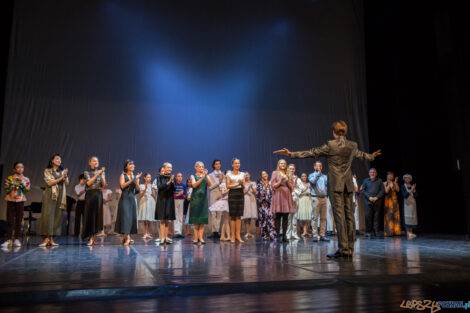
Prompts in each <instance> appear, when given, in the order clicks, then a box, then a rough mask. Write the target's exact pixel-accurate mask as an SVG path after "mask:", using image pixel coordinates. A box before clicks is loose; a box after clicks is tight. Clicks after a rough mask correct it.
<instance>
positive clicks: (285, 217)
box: [274, 213, 289, 239]
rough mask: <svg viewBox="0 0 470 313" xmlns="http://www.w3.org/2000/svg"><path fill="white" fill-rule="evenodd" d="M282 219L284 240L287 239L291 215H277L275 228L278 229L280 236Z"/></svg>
mask: <svg viewBox="0 0 470 313" xmlns="http://www.w3.org/2000/svg"><path fill="white" fill-rule="evenodd" d="M281 219H282V238H283V239H286V236H287V225H288V222H289V213H276V219H275V220H274V227H275V228H276V233H277V235H278V236H279V234H280V233H281Z"/></svg>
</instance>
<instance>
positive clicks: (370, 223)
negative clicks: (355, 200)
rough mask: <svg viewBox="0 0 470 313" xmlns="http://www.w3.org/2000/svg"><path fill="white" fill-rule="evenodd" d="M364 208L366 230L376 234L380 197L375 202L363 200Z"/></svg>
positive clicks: (378, 225)
mask: <svg viewBox="0 0 470 313" xmlns="http://www.w3.org/2000/svg"><path fill="white" fill-rule="evenodd" d="M364 204H365V209H366V212H365V213H366V232H367V233H369V234H372V235H378V234H379V231H380V228H379V227H380V224H379V217H380V210H381V209H382V199H379V200H377V201H375V202H370V201H367V200H366V201H364Z"/></svg>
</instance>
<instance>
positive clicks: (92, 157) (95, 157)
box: [88, 156, 99, 163]
mask: <svg viewBox="0 0 470 313" xmlns="http://www.w3.org/2000/svg"><path fill="white" fill-rule="evenodd" d="M91 159H96V160H98V161H99V159H98V157H97V156H91V157H90V158H89V159H88V163H90V161H91Z"/></svg>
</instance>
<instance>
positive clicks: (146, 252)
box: [0, 235, 470, 312]
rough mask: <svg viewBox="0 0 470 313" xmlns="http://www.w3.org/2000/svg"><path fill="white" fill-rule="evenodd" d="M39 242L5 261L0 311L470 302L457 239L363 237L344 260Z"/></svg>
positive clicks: (1, 257)
mask: <svg viewBox="0 0 470 313" xmlns="http://www.w3.org/2000/svg"><path fill="white" fill-rule="evenodd" d="M40 240H41V239H40V238H32V239H31V240H30V241H29V242H28V243H27V244H26V245H25V246H23V247H21V248H13V249H8V250H7V249H5V250H2V251H1V252H0V277H1V280H0V306H1V307H0V310H1V311H2V312H23V311H24V312H27V311H28V312H31V311H34V312H42V311H47V312H59V311H60V312H62V311H67V312H82V311H84V310H87V309H90V310H93V311H97V310H100V311H101V310H102V311H110V310H111V311H116V312H129V311H134V312H137V311H138V312H154V311H156V310H159V311H160V310H164V311H175V312H176V311H188V312H189V311H191V312H202V311H204V312H215V311H217V312H223V311H227V312H239V311H240V312H281V311H282V312H297V311H303V312H305V311H311V310H315V311H325V312H335V311H337V312H341V311H344V310H348V311H358V312H364V311H369V310H371V311H374V312H394V311H396V312H403V311H404V310H405V309H404V308H401V307H400V305H401V304H402V301H403V300H425V299H429V300H436V301H437V300H439V301H443V300H459V301H464V302H466V301H468V300H470V299H469V297H468V295H469V293H468V291H467V289H468V287H467V286H470V267H469V266H468V265H469V264H470V241H465V240H464V238H463V237H457V236H431V235H427V236H419V237H418V238H416V239H414V240H407V239H406V238H405V237H394V238H385V239H365V238H362V237H359V238H358V240H357V242H356V253H355V255H354V257H353V258H352V259H340V260H329V259H327V257H326V254H327V253H333V252H334V251H335V247H336V240H335V237H332V240H331V241H330V242H321V243H314V242H312V241H311V239H308V240H307V239H305V240H304V239H302V240H299V241H292V242H290V243H288V244H278V243H276V242H264V241H260V240H254V239H251V240H248V241H247V242H246V243H245V244H230V243H219V242H217V243H215V242H213V241H211V240H208V241H207V244H206V245H204V246H195V245H193V244H192V242H191V238H190V237H188V238H186V239H183V240H175V241H174V243H173V244H172V245H167V246H155V245H154V243H153V240H149V241H144V240H142V239H140V238H138V237H135V240H136V244H135V245H134V246H129V247H123V246H121V245H119V242H120V239H119V238H118V237H108V238H106V239H104V240H103V242H102V243H101V244H100V245H98V246H95V247H87V246H85V245H79V244H78V241H77V240H76V239H73V238H71V237H70V238H58V240H57V241H58V242H59V243H60V244H61V245H60V246H59V247H55V248H40V247H38V246H37V244H38V243H39V242H40ZM465 296H467V297H466V298H465Z"/></svg>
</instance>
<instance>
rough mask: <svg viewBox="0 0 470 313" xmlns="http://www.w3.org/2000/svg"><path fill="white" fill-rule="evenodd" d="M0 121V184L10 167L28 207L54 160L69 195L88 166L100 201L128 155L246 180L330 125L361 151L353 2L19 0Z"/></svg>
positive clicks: (363, 120) (359, 45)
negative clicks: (16, 168) (20, 175)
mask: <svg viewBox="0 0 470 313" xmlns="http://www.w3.org/2000/svg"><path fill="white" fill-rule="evenodd" d="M4 116H5V118H4V124H3V125H4V126H3V127H4V130H3V137H2V151H1V162H2V163H3V164H4V171H3V176H4V177H5V176H6V175H7V174H8V173H9V172H10V168H11V165H12V163H13V162H14V161H17V160H20V161H23V162H24V163H25V166H26V171H25V175H26V176H28V177H30V178H31V180H32V184H33V188H34V190H33V192H32V193H31V195H30V201H31V200H35V201H38V200H40V194H41V192H40V189H39V187H41V186H44V185H45V183H44V182H43V178H42V174H43V169H44V167H45V166H46V165H47V161H48V159H49V157H50V156H51V155H52V154H53V153H56V152H58V153H61V154H62V155H63V162H64V165H65V167H66V168H68V169H69V172H70V173H69V176H70V177H71V187H72V186H73V185H75V184H76V183H77V178H78V175H79V174H80V173H81V172H82V171H83V170H85V169H86V167H87V164H88V158H89V157H90V156H92V155H96V156H98V157H99V159H100V163H101V165H102V166H105V167H106V168H107V177H108V181H109V183H110V187H111V188H112V189H113V190H114V189H115V188H117V187H118V178H119V174H120V173H121V172H122V165H123V162H124V160H126V159H128V158H130V159H132V160H134V161H135V164H136V169H137V171H142V172H150V173H151V174H152V175H155V174H156V173H157V169H158V168H159V167H160V166H161V165H162V163H163V162H165V161H169V162H171V163H173V167H174V171H175V172H182V173H183V174H184V176H185V178H186V177H188V175H189V174H191V173H193V172H194V163H195V162H196V161H198V160H201V161H203V162H204V163H205V165H206V167H207V168H210V165H211V162H212V160H213V159H214V158H217V159H221V160H222V165H223V166H222V167H223V169H229V168H230V161H231V159H232V158H233V157H238V158H240V159H241V164H242V169H243V170H247V171H250V172H251V173H252V174H253V176H254V177H253V178H254V179H257V178H258V177H259V172H260V171H261V170H268V171H269V172H270V173H271V171H272V170H274V169H275V166H276V162H277V160H278V159H279V157H278V156H275V155H273V154H272V151H273V150H275V149H277V148H282V147H288V148H290V149H292V150H303V149H308V148H311V147H313V146H317V145H320V144H323V143H324V142H325V141H326V140H328V139H331V137H332V134H331V123H332V122H333V121H334V120H338V119H344V120H345V121H346V122H347V123H348V125H349V126H350V131H349V136H348V137H349V138H350V139H353V140H356V141H358V143H359V146H360V148H362V149H364V150H367V149H368V130H367V112H366V93H365V64H364V32H363V7H362V1H353V0H310V1H272V0H269V1H268V0H266V1H236V2H235V1H233V2H229V1H206V0H202V1H104V0H103V1H91V0H90V1H83V0H80V1H77V0H74V1H59V0H42V1H33V0H19V1H16V2H15V9H14V18H13V26H12V36H11V45H10V55H9V66H8V77H7V89H6V99H5V115H4ZM293 163H295V164H296V165H297V166H298V170H299V173H301V172H311V171H312V164H313V160H312V159H305V160H293ZM366 166H367V164H366V163H365V162H360V161H356V163H355V164H354V170H355V171H356V172H357V173H358V174H359V177H360V178H363V177H364V175H365V174H366V172H365V169H366ZM326 170H327V169H326ZM71 187H70V188H69V194H70V193H71V190H72V188H71ZM2 206H3V207H4V206H5V203H4V201H3V202H2ZM3 211H4V210H3ZM3 213H4V212H3ZM2 216H4V214H2Z"/></svg>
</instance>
